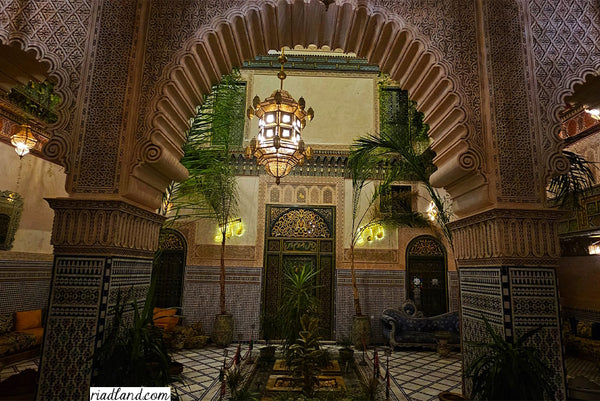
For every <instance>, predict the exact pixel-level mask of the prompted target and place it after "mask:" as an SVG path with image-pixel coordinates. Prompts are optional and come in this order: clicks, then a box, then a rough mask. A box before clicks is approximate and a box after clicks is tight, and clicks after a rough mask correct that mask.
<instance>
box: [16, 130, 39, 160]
mask: <svg viewBox="0 0 600 401" xmlns="http://www.w3.org/2000/svg"><path fill="white" fill-rule="evenodd" d="M10 143H12V145H13V146H14V147H15V152H17V154H18V155H19V157H23V156H25V155H26V154H27V153H29V151H30V150H31V149H32V148H33V147H34V146H35V145H36V144H37V139H35V137H34V136H33V133H32V132H31V127H30V126H29V125H27V124H25V125H21V126H20V127H19V130H18V131H17V133H16V134H14V135H13V136H11V137H10Z"/></svg>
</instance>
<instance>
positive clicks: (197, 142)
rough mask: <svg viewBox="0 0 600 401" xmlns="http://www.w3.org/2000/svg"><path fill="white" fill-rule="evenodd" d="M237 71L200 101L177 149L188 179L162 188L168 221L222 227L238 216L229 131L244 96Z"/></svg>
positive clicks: (233, 142)
mask: <svg viewBox="0 0 600 401" xmlns="http://www.w3.org/2000/svg"><path fill="white" fill-rule="evenodd" d="M239 82H240V76H239V72H237V71H234V72H233V73H232V74H230V75H227V76H224V77H223V80H222V81H221V82H220V83H219V84H217V85H215V86H213V90H212V92H211V93H210V94H209V95H207V96H205V98H204V101H203V103H202V106H200V107H199V109H198V114H197V115H196V117H195V119H194V121H193V122H192V125H191V128H190V130H189V131H188V134H187V140H186V143H185V144H184V146H183V150H184V156H183V158H182V159H181V163H182V164H183V165H184V166H185V167H186V168H187V170H188V172H189V178H188V179H186V180H185V181H183V182H180V183H173V184H172V185H171V186H169V188H168V192H167V195H166V196H165V197H163V199H165V198H168V203H169V204H170V205H171V207H172V212H171V213H170V214H169V216H168V217H169V220H170V221H171V222H173V221H176V220H180V219H189V218H194V219H199V218H210V219H214V220H216V221H217V223H218V224H219V225H220V226H222V227H225V226H226V223H227V222H228V220H229V219H230V218H231V216H233V215H235V214H236V213H237V212H238V201H239V194H238V189H237V188H238V187H237V179H236V176H235V167H234V164H233V162H232V159H231V154H230V151H231V150H233V149H234V148H235V147H236V144H235V140H234V139H235V138H234V137H233V131H234V126H235V124H238V123H239V121H240V118H239V117H240V116H239V115H238V112H237V110H238V109H239V107H237V105H238V103H239V102H240V99H243V98H244V91H243V89H242V88H241V87H240V85H239ZM242 121H243V120H242Z"/></svg>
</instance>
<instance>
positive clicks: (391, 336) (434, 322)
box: [381, 302, 460, 348]
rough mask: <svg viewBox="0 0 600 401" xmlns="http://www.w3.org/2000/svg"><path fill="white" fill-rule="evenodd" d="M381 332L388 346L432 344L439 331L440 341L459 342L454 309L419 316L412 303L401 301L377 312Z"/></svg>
mask: <svg viewBox="0 0 600 401" xmlns="http://www.w3.org/2000/svg"><path fill="white" fill-rule="evenodd" d="M381 321H382V323H383V336H384V337H385V338H386V339H387V340H388V341H389V344H390V346H391V347H427V348H435V347H437V345H438V343H439V338H440V336H441V335H440V333H443V337H444V343H447V344H450V345H457V344H459V343H460V335H459V320H458V312H448V313H444V314H442V315H437V316H431V317H422V314H420V313H418V312H417V311H416V308H415V306H414V304H413V303H411V302H405V304H404V305H403V307H402V308H400V309H396V308H389V309H386V310H384V311H383V313H382V315H381Z"/></svg>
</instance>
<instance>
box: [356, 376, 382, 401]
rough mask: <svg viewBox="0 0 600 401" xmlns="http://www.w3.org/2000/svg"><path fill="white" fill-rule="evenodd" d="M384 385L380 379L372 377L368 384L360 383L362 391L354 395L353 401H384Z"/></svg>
mask: <svg viewBox="0 0 600 401" xmlns="http://www.w3.org/2000/svg"><path fill="white" fill-rule="evenodd" d="M382 388H383V386H382V383H381V382H380V381H379V379H377V378H375V377H371V378H370V379H368V380H367V382H366V383H365V382H362V381H361V382H360V390H359V391H358V392H356V393H353V396H352V401H377V400H382V399H383V398H384V397H382V396H381V392H382Z"/></svg>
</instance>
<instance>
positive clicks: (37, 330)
mask: <svg viewBox="0 0 600 401" xmlns="http://www.w3.org/2000/svg"><path fill="white" fill-rule="evenodd" d="M18 333H25V334H30V335H32V336H34V337H35V344H34V345H38V344H41V343H42V339H43V338H44V328H43V327H34V328H33V329H26V330H20V331H18Z"/></svg>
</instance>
